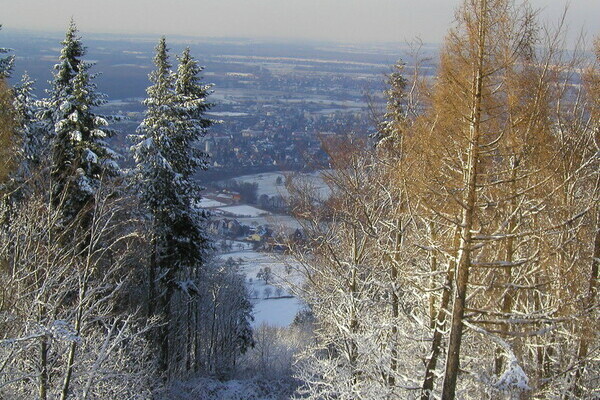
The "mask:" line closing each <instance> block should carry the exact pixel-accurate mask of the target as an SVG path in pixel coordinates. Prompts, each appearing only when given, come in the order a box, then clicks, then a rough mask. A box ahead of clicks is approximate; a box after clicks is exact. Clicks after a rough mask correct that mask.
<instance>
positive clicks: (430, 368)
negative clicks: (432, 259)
mask: <svg viewBox="0 0 600 400" xmlns="http://www.w3.org/2000/svg"><path fill="white" fill-rule="evenodd" d="M458 232H459V230H458V227H457V228H456V230H455V233H454V243H453V245H454V247H455V248H456V247H457V246H458V244H457V242H458V240H459V236H458ZM455 269H456V261H455V259H452V260H450V261H449V262H448V270H447V272H446V279H445V281H444V289H443V291H442V300H441V302H440V307H439V309H438V311H437V317H436V319H435V326H434V328H435V330H434V331H433V340H432V342H431V357H429V361H427V365H426V367H425V380H424V381H423V386H422V387H421V400H429V399H430V397H431V393H432V392H433V385H434V383H435V368H436V367H437V362H438V359H439V356H440V353H441V351H442V339H443V330H444V327H445V326H446V313H447V312H448V305H449V304H450V295H451V293H452V286H453V285H454V270H455Z"/></svg>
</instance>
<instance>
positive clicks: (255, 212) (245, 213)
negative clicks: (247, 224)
mask: <svg viewBox="0 0 600 400" xmlns="http://www.w3.org/2000/svg"><path fill="white" fill-rule="evenodd" d="M217 210H221V211H224V212H226V213H229V214H232V215H234V216H239V217H259V216H261V215H269V214H270V213H269V212H268V211H264V210H261V209H259V208H256V207H252V206H248V205H245V204H242V205H239V206H225V207H220V206H219V207H218V208H217Z"/></svg>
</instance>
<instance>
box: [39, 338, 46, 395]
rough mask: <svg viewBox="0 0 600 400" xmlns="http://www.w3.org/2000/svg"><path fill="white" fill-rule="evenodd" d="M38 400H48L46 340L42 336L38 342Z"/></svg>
mask: <svg viewBox="0 0 600 400" xmlns="http://www.w3.org/2000/svg"><path fill="white" fill-rule="evenodd" d="M38 395H39V396H40V400H47V398H48V338H47V337H46V336H42V338H41V342H40V380H39V384H38Z"/></svg>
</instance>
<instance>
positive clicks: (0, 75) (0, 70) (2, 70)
mask: <svg viewBox="0 0 600 400" xmlns="http://www.w3.org/2000/svg"><path fill="white" fill-rule="evenodd" d="M0 29H2V25H0ZM9 52H10V49H7V48H5V47H0V54H6V53H9ZM14 61H15V56H13V55H10V56H5V57H0V79H6V78H8V77H10V74H11V72H12V69H13V64H14Z"/></svg>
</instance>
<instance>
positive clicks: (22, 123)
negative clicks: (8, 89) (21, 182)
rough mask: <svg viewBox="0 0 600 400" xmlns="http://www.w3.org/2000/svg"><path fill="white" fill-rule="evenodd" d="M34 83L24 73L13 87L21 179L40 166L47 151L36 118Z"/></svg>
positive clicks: (44, 137)
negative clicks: (19, 142) (19, 144)
mask: <svg viewBox="0 0 600 400" xmlns="http://www.w3.org/2000/svg"><path fill="white" fill-rule="evenodd" d="M33 85H34V81H33V80H32V79H31V78H30V77H29V75H27V74H26V73H25V74H24V75H23V77H22V79H21V82H20V83H19V84H18V85H17V86H15V87H14V89H13V92H14V101H13V104H14V109H15V113H16V118H17V121H18V126H17V133H18V135H19V137H20V141H21V146H20V147H21V150H20V154H19V158H20V167H19V174H20V175H21V178H22V179H25V178H26V177H27V176H29V175H30V174H31V172H32V170H33V169H35V168H37V167H39V166H40V164H41V162H42V159H43V157H44V156H45V153H46V150H47V140H45V139H47V137H46V131H45V130H44V128H43V126H42V123H41V121H40V120H39V119H38V118H37V114H38V111H39V110H38V107H37V105H36V100H35V97H34V95H33Z"/></svg>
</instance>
